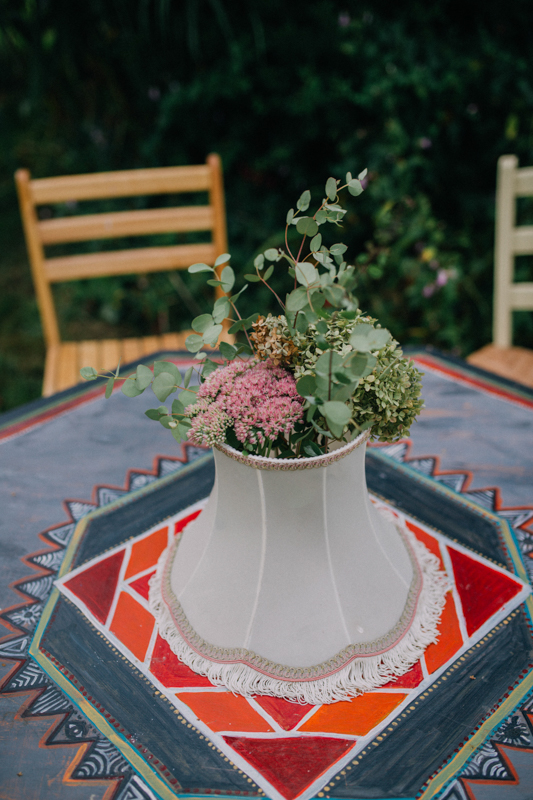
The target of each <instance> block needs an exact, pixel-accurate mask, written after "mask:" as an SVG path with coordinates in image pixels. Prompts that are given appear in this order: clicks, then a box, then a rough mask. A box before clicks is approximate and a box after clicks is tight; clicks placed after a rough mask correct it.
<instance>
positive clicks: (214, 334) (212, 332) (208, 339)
mask: <svg viewBox="0 0 533 800" xmlns="http://www.w3.org/2000/svg"><path fill="white" fill-rule="evenodd" d="M222 330H223V328H222V325H212V326H211V328H208V329H207V330H206V331H204V333H203V336H202V339H203V340H204V342H205V344H208V345H210V347H215V346H216V343H217V342H218V337H219V336H220V334H221V333H222Z"/></svg>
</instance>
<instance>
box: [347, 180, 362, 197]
mask: <svg viewBox="0 0 533 800" xmlns="http://www.w3.org/2000/svg"><path fill="white" fill-rule="evenodd" d="M348 191H349V192H350V194H352V195H353V196H354V197H358V196H359V195H360V194H362V192H363V187H362V185H361V181H358V180H357V178H356V179H354V180H351V181H350V183H349V184H348Z"/></svg>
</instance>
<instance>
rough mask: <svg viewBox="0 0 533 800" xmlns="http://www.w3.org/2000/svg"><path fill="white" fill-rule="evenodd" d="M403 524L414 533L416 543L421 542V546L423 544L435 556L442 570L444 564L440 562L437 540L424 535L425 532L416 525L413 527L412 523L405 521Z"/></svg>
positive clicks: (426, 534) (429, 535) (440, 556)
mask: <svg viewBox="0 0 533 800" xmlns="http://www.w3.org/2000/svg"><path fill="white" fill-rule="evenodd" d="M405 522H406V525H407V527H408V528H409V530H410V531H412V532H413V533H414V535H415V536H416V538H417V539H418V541H419V542H422V544H425V545H426V547H427V549H428V550H430V551H431V552H432V553H434V554H435V555H436V556H437V558H438V559H439V561H440V566H441V569H444V563H443V561H442V555H441V552H440V547H439V542H438V540H437V539H435V537H434V536H431V534H429V533H426V531H423V530H422V529H421V528H419V527H418V525H414V524H413V523H412V522H409V521H408V520H406V521H405Z"/></svg>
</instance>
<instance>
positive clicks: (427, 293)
mask: <svg viewBox="0 0 533 800" xmlns="http://www.w3.org/2000/svg"><path fill="white" fill-rule="evenodd" d="M422 294H423V295H424V297H431V295H432V294H435V284H434V283H427V284H426V285H425V286H424V288H423V289H422Z"/></svg>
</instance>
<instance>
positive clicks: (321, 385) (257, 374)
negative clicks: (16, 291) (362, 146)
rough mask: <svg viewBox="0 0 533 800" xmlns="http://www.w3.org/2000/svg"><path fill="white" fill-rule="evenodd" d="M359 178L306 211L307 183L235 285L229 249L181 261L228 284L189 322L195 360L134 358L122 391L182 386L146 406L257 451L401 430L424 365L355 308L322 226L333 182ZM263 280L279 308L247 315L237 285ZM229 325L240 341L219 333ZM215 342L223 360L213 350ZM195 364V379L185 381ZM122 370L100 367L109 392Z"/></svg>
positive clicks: (336, 220)
mask: <svg viewBox="0 0 533 800" xmlns="http://www.w3.org/2000/svg"><path fill="white" fill-rule="evenodd" d="M365 177H366V170H364V171H363V172H362V173H360V174H359V176H358V177H357V178H353V177H352V175H351V174H350V173H348V174H347V175H346V183H345V184H344V185H342V186H341V185H340V183H341V182H340V181H339V180H336V179H335V178H329V179H328V181H327V183H326V187H325V193H326V197H325V198H324V199H323V201H322V203H321V204H320V206H319V207H318V209H317V210H316V212H315V213H314V215H313V216H311V215H310V214H308V213H306V212H307V211H308V209H309V206H310V202H311V194H310V192H309V191H305V192H303V194H302V195H301V197H300V198H299V200H298V202H297V203H296V209H292V208H291V209H290V211H289V212H288V214H287V218H286V228H285V248H269V249H268V250H266V251H265V252H264V253H261V254H260V255H258V256H257V257H256V259H255V261H254V267H255V272H254V273H251V274H246V275H244V281H245V282H244V285H243V286H242V288H241V289H240V290H239V291H238V292H236V293H234V294H231V293H232V291H233V289H234V285H235V280H236V278H235V273H234V271H233V269H232V267H231V266H230V265H229V263H228V262H229V261H230V258H231V256H230V255H229V254H228V253H224V254H223V255H221V256H219V258H217V260H216V262H215V264H214V266H213V267H211V266H209V265H207V264H193V265H192V266H191V267H189V272H191V273H195V272H206V273H209V274H210V277H209V279H208V281H207V283H208V284H209V285H211V286H218V287H221V289H222V290H223V291H224V292H225V295H224V296H222V297H220V298H219V299H218V300H217V301H216V302H215V304H214V307H213V311H212V313H210V314H201V315H200V316H199V317H196V319H194V320H193V322H192V328H193V331H195V333H193V334H191V335H190V336H188V338H187V340H186V345H187V349H188V350H189V351H190V352H192V353H194V354H195V358H196V360H197V361H198V366H197V368H195V367H190V368H189V369H188V370H187V371H186V372H185V373H184V374H183V375H182V374H181V373H180V371H179V370H178V368H177V367H176V366H175V364H173V363H172V362H167V361H156V362H155V364H154V367H153V370H152V369H150V368H149V367H147V366H145V365H142V364H140V365H139V366H138V367H137V370H136V372H135V373H134V374H133V375H130V376H129V377H127V378H126V380H125V381H124V383H123V385H122V392H123V393H124V394H125V395H127V396H129V397H135V396H137V395H139V394H141V393H142V392H144V390H145V389H146V388H148V386H150V385H151V387H152V390H153V392H154V394H155V396H156V397H157V399H158V400H159V401H160V402H162V403H164V402H165V401H166V400H167V398H168V397H169V396H170V395H171V394H173V393H175V392H179V394H178V395H177V397H176V398H175V399H174V400H173V402H172V405H171V408H170V409H169V408H168V407H167V406H166V405H162V406H159V407H158V408H154V409H149V410H148V411H146V412H145V413H146V415H147V416H148V417H149V418H150V419H153V420H155V421H157V422H159V423H160V424H161V425H163V426H164V427H165V428H168V429H169V430H171V432H172V435H173V436H174V438H175V439H176V440H177V441H178V442H180V441H184V440H186V439H189V440H191V441H193V442H195V443H196V444H205V445H211V446H213V445H224V444H228V445H230V446H232V447H234V448H236V449H238V450H240V451H242V452H245V453H251V454H255V455H263V456H269V455H270V456H276V457H279V458H298V457H303V456H315V455H321V454H323V453H326V452H328V447H329V445H330V444H331V442H333V441H336V442H346V441H349V440H350V439H351V438H353V437H354V436H357V435H358V434H359V433H361V432H362V431H364V430H367V429H369V428H370V429H371V435H372V436H373V437H374V438H376V439H378V440H380V441H384V442H391V441H394V440H396V439H398V438H400V437H403V436H406V435H407V434H408V433H409V428H410V426H411V424H412V422H413V421H414V419H415V418H416V416H417V414H418V413H419V411H420V409H421V408H422V405H423V403H422V400H421V398H420V388H421V383H420V377H421V373H420V372H419V371H418V370H417V369H416V367H415V366H414V364H413V363H412V362H411V361H409V360H408V359H407V358H405V357H404V355H403V353H402V350H401V349H400V346H399V344H398V342H396V341H395V340H394V339H393V338H392V336H391V334H390V333H389V331H387V330H385V329H384V328H382V327H381V326H380V325H379V323H378V322H377V320H375V319H372V318H370V317H369V316H367V315H365V314H364V313H363V312H362V311H361V310H360V309H359V308H358V302H357V299H356V297H355V296H354V294H353V291H354V289H355V285H356V279H357V275H356V269H355V267H354V266H353V265H350V264H348V263H347V261H346V260H345V253H346V250H347V247H346V245H344V244H343V243H342V242H336V243H333V244H330V245H329V247H328V246H327V245H326V244H325V243H324V242H323V237H322V233H321V231H320V229H321V228H322V226H324V225H326V224H328V223H329V224H330V225H332V226H334V227H335V228H338V227H340V226H341V224H342V220H343V217H344V215H345V214H346V209H345V208H344V207H343V206H342V205H341V202H340V199H339V193H340V192H341V191H343V190H345V189H347V190H348V192H349V193H350V194H351V195H353V196H358V195H360V194H361V193H362V191H363V185H364V181H365ZM291 226H295V228H296V232H297V234H299V235H300V237H301V238H300V240H299V244H298V247H297V248H294V247H292V248H291V247H290V246H289V238H290V237H289V230H290V228H291ZM223 265H225V266H223ZM280 269H284V270H285V272H286V274H287V280H288V289H289V291H288V293H287V294H286V296H285V299H284V300H282V299H281V298H280V297H279V296H278V294H277V293H276V292H275V291H274V289H273V288H272V287H271V286H270V284H269V280H270V279H271V277H272V275H273V274H274V270H280ZM259 282H261V283H263V284H265V285H266V286H267V287H268V288H269V289H270V291H272V292H273V294H274V295H275V297H276V300H277V302H278V303H279V306H280V314H279V315H278V316H273V315H272V314H268V315H267V316H264V315H261V314H259V313H255V314H253V315H252V316H250V317H248V318H245V319H243V318H242V316H241V315H240V313H239V311H238V307H237V305H238V299H239V296H240V295H241V294H242V292H244V291H245V290H246V289H247V288H248V286H249V284H250V283H259ZM236 335H238V336H242V337H243V338H245V340H246V341H242V342H238V343H230V342H229V341H224V338H226V339H227V338H230V337H234V336H236ZM232 341H234V340H233V339H232ZM217 345H218V349H219V353H220V357H221V358H220V359H217V358H216V355H214V354H213V349H214V348H215V347H217ZM206 349H207V351H208V352H206ZM195 372H196V373H197V377H198V380H197V385H193V384H192V383H191V381H192V377H193V374H194V373H195ZM81 374H82V377H84V378H85V379H86V380H94V379H96V378H97V377H100V376H102V375H104V374H106V373H105V372H104V371H98V370H96V369H94V368H93V367H84V368H83V369H82V370H81ZM118 378H119V370H118V368H117V371H116V373H114V374H109V375H108V382H107V387H106V396H107V397H109V396H110V395H111V392H112V390H113V386H114V383H115V381H116V380H117V379H118ZM193 383H194V382H193Z"/></svg>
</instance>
